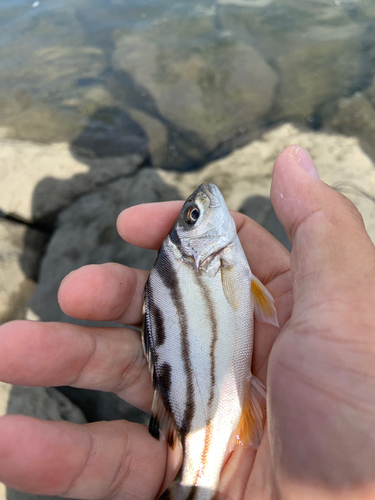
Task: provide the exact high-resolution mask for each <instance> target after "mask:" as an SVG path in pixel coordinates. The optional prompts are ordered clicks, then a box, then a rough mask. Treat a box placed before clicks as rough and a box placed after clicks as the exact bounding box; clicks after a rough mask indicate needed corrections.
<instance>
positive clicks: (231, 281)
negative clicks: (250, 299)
mask: <svg viewBox="0 0 375 500" xmlns="http://www.w3.org/2000/svg"><path fill="white" fill-rule="evenodd" d="M220 262H221V283H222V286H223V292H224V295H225V298H226V299H227V301H228V303H229V305H230V306H231V308H232V309H234V310H235V311H237V309H238V306H239V305H240V301H241V297H240V294H239V289H238V286H236V276H235V269H234V266H233V265H232V263H231V262H230V261H228V260H227V259H224V258H223V257H221V259H220Z"/></svg>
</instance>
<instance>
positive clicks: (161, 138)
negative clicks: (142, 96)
mask: <svg viewBox="0 0 375 500" xmlns="http://www.w3.org/2000/svg"><path fill="white" fill-rule="evenodd" d="M128 111H129V114H130V115H131V117H132V118H133V119H134V121H135V122H137V123H138V124H139V125H140V126H141V127H142V129H143V130H144V133H145V134H146V136H147V138H148V154H149V156H150V161H151V164H152V166H154V167H158V168H159V167H163V166H164V165H165V164H166V162H167V157H168V139H169V138H168V129H167V127H166V126H165V125H164V124H163V123H162V122H161V121H159V120H157V119H156V118H153V117H152V116H151V115H148V114H147V113H144V112H143V111H141V110H139V109H135V108H129V110H128Z"/></svg>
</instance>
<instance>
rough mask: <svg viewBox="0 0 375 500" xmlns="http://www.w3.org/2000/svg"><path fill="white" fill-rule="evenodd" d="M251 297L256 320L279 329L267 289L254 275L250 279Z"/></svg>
mask: <svg viewBox="0 0 375 500" xmlns="http://www.w3.org/2000/svg"><path fill="white" fill-rule="evenodd" d="M251 295H252V297H253V304H254V314H255V317H256V319H257V320H258V321H262V322H263V323H270V324H271V325H274V326H278V327H279V322H278V319H277V312H276V308H275V301H274V300H273V297H272V295H271V294H270V292H269V291H268V290H267V288H266V287H265V286H264V285H262V283H261V282H260V281H259V280H258V278H256V277H255V276H254V275H252V277H251ZM279 328H280V327H279Z"/></svg>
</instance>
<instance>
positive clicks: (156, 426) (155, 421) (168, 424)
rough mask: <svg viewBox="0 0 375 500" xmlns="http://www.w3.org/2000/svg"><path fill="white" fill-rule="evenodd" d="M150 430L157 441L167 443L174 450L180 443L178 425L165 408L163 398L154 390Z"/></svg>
mask: <svg viewBox="0 0 375 500" xmlns="http://www.w3.org/2000/svg"><path fill="white" fill-rule="evenodd" d="M148 430H149V432H150V434H151V436H153V437H154V438H156V439H158V440H159V439H160V436H161V438H162V439H163V440H164V441H167V443H168V444H169V446H170V447H171V448H172V449H174V448H175V446H176V444H177V442H178V433H177V429H176V424H175V423H174V421H173V419H172V416H171V414H170V413H169V412H168V410H167V409H166V408H165V405H164V403H163V401H162V398H161V396H160V394H159V392H158V390H157V389H155V390H154V399H153V401H152V407H151V418H150V423H149V426H148Z"/></svg>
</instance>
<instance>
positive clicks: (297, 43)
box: [218, 0, 375, 123]
mask: <svg viewBox="0 0 375 500" xmlns="http://www.w3.org/2000/svg"><path fill="white" fill-rule="evenodd" d="M350 5H353V3H352V2H350ZM350 5H349V2H339V3H338V2H333V1H332V0H323V1H321V2H300V3H296V2H290V1H289V0H280V1H278V2H272V3H268V4H266V5H265V4H263V2H248V4H247V5H245V4H243V3H242V2H241V4H239V3H238V2H232V1H221V2H220V5H219V10H218V15H219V19H220V23H221V25H222V26H223V28H225V29H227V30H228V31H229V32H230V33H232V34H233V36H234V37H236V38H237V39H239V40H241V41H244V42H245V43H249V41H250V40H251V42H252V44H253V46H255V47H256V48H257V50H258V51H259V52H260V54H261V55H262V57H263V58H265V59H266V60H272V61H273V68H274V69H275V71H276V72H277V74H278V76H279V82H278V86H277V91H276V94H275V96H274V106H273V108H272V110H271V112H270V114H269V116H268V120H269V121H270V122H271V123H275V122H277V121H285V120H293V121H294V122H299V123H305V122H306V120H308V121H309V122H310V121H312V120H313V119H314V117H313V115H314V112H315V111H316V109H317V108H318V107H319V106H321V105H322V104H324V103H326V102H327V101H329V100H337V99H338V98H339V97H341V96H342V95H343V94H344V95H345V94H346V95H347V94H350V93H351V92H353V89H356V88H358V87H359V86H361V85H362V86H363V85H366V82H367V81H368V79H369V77H370V76H371V75H372V74H373V71H374V66H375V64H374V54H373V51H374V48H375V42H374V37H373V36H372V37H371V36H369V35H368V34H367V32H368V31H369V25H370V24H371V22H370V21H368V19H367V20H366V18H364V20H363V19H362V21H363V22H362V23H359V22H358V17H356V16H355V15H354V14H353V13H352V11H351V9H350ZM352 14H353V15H352Z"/></svg>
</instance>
